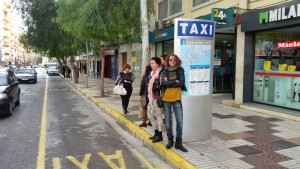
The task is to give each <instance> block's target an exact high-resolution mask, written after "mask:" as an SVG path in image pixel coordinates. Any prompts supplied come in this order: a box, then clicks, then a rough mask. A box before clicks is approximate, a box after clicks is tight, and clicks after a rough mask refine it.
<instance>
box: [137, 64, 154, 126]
mask: <svg viewBox="0 0 300 169" xmlns="http://www.w3.org/2000/svg"><path fill="white" fill-rule="evenodd" d="M150 72H151V66H150V65H147V66H146V69H145V73H144V75H143V79H142V81H141V88H140V93H139V94H140V96H141V97H144V98H145V99H146V105H145V106H142V105H141V106H142V118H143V123H142V124H140V125H139V126H140V127H147V105H148V103H149V99H148V96H147V95H148V86H147V82H148V76H149V75H150ZM148 125H149V126H152V125H151V122H149V123H148Z"/></svg>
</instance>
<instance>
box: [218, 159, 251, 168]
mask: <svg viewBox="0 0 300 169" xmlns="http://www.w3.org/2000/svg"><path fill="white" fill-rule="evenodd" d="M221 164H222V165H223V166H225V167H226V168H230V169H235V168H236V169H241V168H243V169H250V168H254V166H253V165H251V164H249V163H246V162H244V161H242V160H240V159H233V160H228V161H222V163H221Z"/></svg>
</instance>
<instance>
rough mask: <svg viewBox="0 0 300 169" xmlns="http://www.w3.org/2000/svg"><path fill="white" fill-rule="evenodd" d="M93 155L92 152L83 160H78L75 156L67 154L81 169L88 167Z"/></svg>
mask: <svg viewBox="0 0 300 169" xmlns="http://www.w3.org/2000/svg"><path fill="white" fill-rule="evenodd" d="M91 156H92V154H86V155H84V157H83V160H82V162H80V161H78V160H77V159H76V158H75V157H73V156H67V157H66V158H67V159H69V160H70V161H72V162H73V163H74V164H75V165H76V166H77V167H79V168H80V169H88V164H89V162H90V159H91Z"/></svg>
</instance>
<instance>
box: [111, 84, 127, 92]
mask: <svg viewBox="0 0 300 169" xmlns="http://www.w3.org/2000/svg"><path fill="white" fill-rule="evenodd" d="M113 92H114V93H115V94H118V95H126V94H127V91H126V89H125V88H124V87H123V84H120V83H119V84H117V85H116V86H115V87H114V90H113Z"/></svg>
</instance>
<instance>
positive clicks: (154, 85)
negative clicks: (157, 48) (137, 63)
mask: <svg viewBox="0 0 300 169" xmlns="http://www.w3.org/2000/svg"><path fill="white" fill-rule="evenodd" d="M160 65H161V62H160V58H158V57H153V58H151V60H150V66H151V69H152V71H151V73H150V76H149V78H148V81H149V82H148V98H149V104H148V107H147V115H148V118H149V120H150V121H151V124H152V125H153V128H154V131H155V134H154V136H152V137H150V138H149V139H150V140H152V142H153V143H156V142H160V141H162V140H163V137H162V130H163V119H162V109H161V108H159V107H158V105H157V100H158V99H160V94H161V87H160V74H159V72H160Z"/></svg>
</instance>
